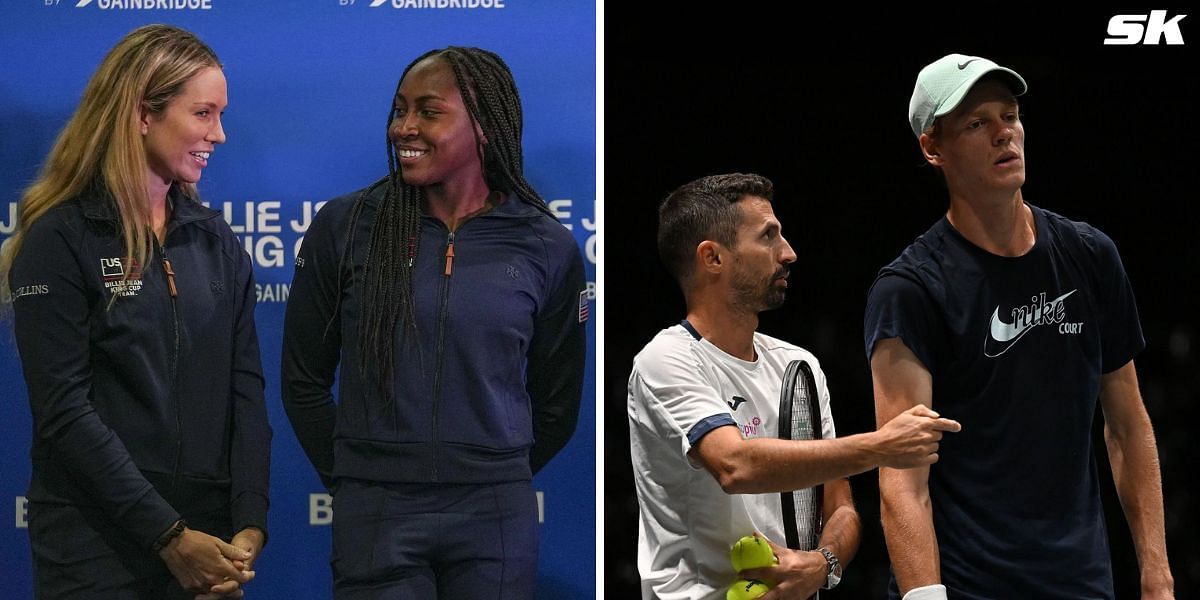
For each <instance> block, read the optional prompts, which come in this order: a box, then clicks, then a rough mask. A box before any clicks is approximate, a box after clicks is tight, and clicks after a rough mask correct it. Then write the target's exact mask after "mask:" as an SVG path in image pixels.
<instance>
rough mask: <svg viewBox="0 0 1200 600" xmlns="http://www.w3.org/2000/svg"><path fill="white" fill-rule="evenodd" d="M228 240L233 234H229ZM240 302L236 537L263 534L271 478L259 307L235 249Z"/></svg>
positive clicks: (245, 258)
mask: <svg viewBox="0 0 1200 600" xmlns="http://www.w3.org/2000/svg"><path fill="white" fill-rule="evenodd" d="M230 235H231V236H232V234H230ZM235 252H237V256H238V259H239V260H238V269H237V277H238V286H239V287H238V299H237V305H236V307H235V309H236V313H235V316H234V318H235V319H236V320H235V321H234V331H233V349H232V351H233V374H232V382H233V389H232V396H233V440H232V447H231V449H230V466H229V472H230V477H231V479H232V486H231V489H230V500H231V503H232V518H233V530H234V532H238V531H241V530H243V529H245V528H247V527H257V528H259V529H261V530H262V531H263V534H264V536H265V535H266V533H267V505H268V502H269V500H268V489H269V487H268V485H269V481H270V475H271V424H270V422H269V421H268V420H267V405H266V401H265V399H264V398H263V389H264V387H265V385H264V382H263V374H262V360H261V357H260V354H259V349H258V333H257V331H256V329H255V326H254V307H255V304H256V301H257V297H256V295H255V288H254V268H253V266H252V265H251V263H250V256H249V255H247V254H246V251H245V250H242V249H241V248H240V247H237V248H236V250H235Z"/></svg>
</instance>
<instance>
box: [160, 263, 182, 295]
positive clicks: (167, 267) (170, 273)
mask: <svg viewBox="0 0 1200 600" xmlns="http://www.w3.org/2000/svg"><path fill="white" fill-rule="evenodd" d="M162 265H163V271H166V272H167V289H168V290H170V292H171V297H172V298H175V297H178V296H179V292H178V291H177V290H176V289H175V270H174V269H172V268H171V261H169V260H167V257H166V256H165V255H164V256H163V259H162Z"/></svg>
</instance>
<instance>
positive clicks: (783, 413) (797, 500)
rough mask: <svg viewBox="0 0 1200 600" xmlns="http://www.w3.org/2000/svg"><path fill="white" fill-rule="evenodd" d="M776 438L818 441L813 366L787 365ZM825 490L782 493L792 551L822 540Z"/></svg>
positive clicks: (810, 547) (796, 362) (818, 413)
mask: <svg viewBox="0 0 1200 600" xmlns="http://www.w3.org/2000/svg"><path fill="white" fill-rule="evenodd" d="M779 439H781V440H819V439H821V399H820V398H819V397H818V394H817V382H816V379H815V378H813V372H812V367H810V366H808V363H807V362H805V361H803V360H793V361H792V362H790V363H788V366H787V370H786V371H784V373H783V390H782V391H781V392H780V394H779ZM824 487H825V486H822V485H817V486H814V487H810V488H805V489H803V490H796V491H792V492H783V493H782V494H780V499H781V500H782V501H783V502H782V504H783V531H784V536H785V537H786V542H787V547H788V548H791V549H792V550H815V549H816V548H817V542H818V540H820V539H821V526H822V522H821V521H822V518H821V508H822V506H821V505H822V500H823V498H824V491H825V490H824Z"/></svg>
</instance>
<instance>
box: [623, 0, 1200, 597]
mask: <svg viewBox="0 0 1200 600" xmlns="http://www.w3.org/2000/svg"><path fill="white" fill-rule="evenodd" d="M800 6H803V5H800V4H798V5H794V7H800ZM844 6H845V7H846V8H844V9H833V8H829V9H821V10H820V11H818V12H817V13H815V14H812V13H811V11H810V9H808V8H803V9H800V10H801V11H810V14H808V15H807V16H794V15H796V14H797V13H798V11H797V10H795V9H793V10H788V11H787V13H788V16H785V14H783V12H768V11H765V10H762V11H757V10H747V9H746V8H745V7H744V6H742V5H741V4H738V3H722V4H719V5H715V7H713V8H706V9H701V8H700V7H699V6H698V5H692V4H682V5H673V6H672V7H671V8H669V9H667V10H665V11H664V10H661V9H655V11H654V12H657V13H660V14H663V13H665V14H666V15H669V16H670V18H669V19H668V18H666V17H665V16H664V17H662V18H658V17H652V16H650V11H649V9H640V8H639V9H631V8H629V7H628V6H623V5H618V4H617V3H615V2H612V3H609V4H608V7H607V9H606V10H605V21H604V22H605V28H606V37H605V70H604V73H605V90H604V93H605V131H604V134H605V144H606V152H605V188H606V190H607V192H606V193H605V201H604V256H603V261H604V262H603V264H604V280H603V283H602V285H603V286H604V298H605V315H606V316H605V323H606V326H605V345H604V374H603V381H604V395H603V397H602V400H601V401H602V402H603V405H602V412H603V415H604V422H605V433H604V438H605V439H604V445H603V448H604V452H605V457H604V459H605V460H604V470H605V473H604V476H605V486H606V494H605V498H604V510H605V515H604V524H605V527H604V554H605V556H604V559H605V561H606V562H605V571H606V576H605V590H606V596H607V597H613V598H618V597H620V598H631V597H637V596H638V586H637V583H638V574H637V566H636V562H635V561H636V555H637V499H636V497H635V495H634V491H633V481H632V473H631V467H630V462H629V443H628V427H627V425H628V423H627V419H626V414H625V404H626V397H625V385H626V380H627V378H628V375H629V368H630V366H631V361H632V359H633V356H634V354H635V353H636V352H637V351H638V350H640V349H641V347H642V346H643V345H644V344H645V343H646V342H648V341H649V340H650V339H651V338H652V337H653V336H654V335H655V333H657V332H658V331H659V330H660V329H662V328H664V327H667V326H670V325H671V324H673V323H676V322H678V320H679V319H680V318H681V317H682V316H683V315H684V306H683V300H682V296H681V295H680V293H679V292H678V289H677V287H676V286H675V283H674V282H673V280H671V279H670V277H669V276H668V275H667V273H666V271H665V270H664V269H663V268H662V266H661V264H660V262H659V260H658V257H657V252H656V248H655V244H654V232H655V228H656V225H657V215H656V208H657V205H658V202H659V201H660V200H661V199H662V198H663V197H664V196H665V195H666V194H667V193H668V192H670V191H671V190H672V189H674V188H675V187H677V186H679V185H681V184H683V183H685V182H687V181H690V180H692V179H695V178H697V177H700V176H703V175H709V174H714V173H725V172H734V171H741V172H756V173H760V174H762V175H765V176H767V177H769V178H771V179H772V180H773V181H774V182H775V186H776V197H775V203H774V205H775V212H776V214H777V215H778V217H779V218H780V220H781V221H782V223H783V225H784V235H785V236H786V237H787V238H788V239H789V241H790V242H791V244H792V246H793V247H794V248H795V250H796V253H797V254H798V255H799V257H800V258H799V261H798V262H797V264H796V265H795V266H793V269H792V278H791V282H790V283H791V286H790V287H789V289H790V296H789V298H788V300H787V303H786V304H785V305H784V307H783V308H781V309H779V310H776V311H773V312H770V313H764V314H763V318H762V324H761V326H760V330H761V331H764V332H766V333H769V334H771V335H774V336H777V337H781V338H783V339H786V340H789V341H792V342H794V343H797V344H800V345H801V346H804V347H806V348H808V349H809V350H811V351H813V352H814V353H815V354H816V355H817V356H818V357H819V358H820V359H821V364H822V367H823V368H824V370H825V372H826V374H827V375H828V378H829V386H830V389H831V392H832V395H833V410H834V414H835V416H836V419H837V428H838V433H839V434H840V435H848V434H853V433H859V432H864V431H869V430H871V429H873V428H874V408H873V402H872V396H871V382H870V372H869V368H868V364H867V359H866V357H865V355H864V349H863V341H862V338H863V335H862V317H863V308H864V302H865V298H866V293H867V290H868V288H869V286H870V284H871V282H872V280H873V278H874V275H875V273H876V272H877V271H878V269H879V268H880V267H882V266H883V265H884V264H886V263H888V262H889V261H890V260H891V259H893V258H894V257H895V256H896V255H898V254H899V253H900V251H901V250H903V249H904V247H905V246H906V245H908V244H909V243H910V242H911V241H912V240H913V239H914V238H915V237H916V236H917V235H919V234H921V233H922V232H924V231H925V230H926V229H927V228H928V227H929V226H930V225H931V224H932V223H933V222H934V221H935V220H937V219H938V218H939V217H940V216H941V215H942V214H943V213H944V212H945V209H946V206H947V198H946V194H945V191H944V189H943V188H942V186H941V184H940V182H939V181H938V179H937V177H936V175H935V173H934V171H933V170H932V169H931V168H929V167H925V166H922V165H923V160H922V158H921V155H920V152H919V149H918V146H917V143H916V139H915V138H914V136H913V134H912V133H911V131H910V130H909V128H908V123H907V107H908V100H909V96H910V95H911V93H912V88H913V83H914V81H915V79H916V74H917V72H918V71H919V70H920V69H921V67H922V66H924V65H925V64H927V63H929V62H932V61H933V60H935V59H936V58H938V57H940V56H942V55H944V54H947V53H950V52H960V53H964V54H972V55H981V56H985V57H988V58H991V59H993V60H995V61H996V62H998V63H999V64H1001V65H1004V66H1007V67H1010V68H1012V69H1014V70H1016V71H1017V72H1018V73H1020V74H1021V75H1022V76H1023V77H1024V78H1025V80H1026V81H1027V82H1028V84H1029V88H1030V91H1029V93H1028V94H1026V95H1025V96H1023V97H1022V98H1021V110H1022V113H1023V121H1024V124H1025V133H1026V158H1027V160H1026V162H1027V180H1026V185H1025V188H1024V194H1025V199H1026V200H1027V201H1028V202H1030V203H1033V204H1036V205H1039V206H1041V207H1044V208H1047V209H1049V210H1052V211H1055V212H1058V213H1060V214H1063V215H1066V216H1068V217H1070V218H1073V219H1077V220H1083V221H1087V222H1089V223H1091V224H1093V225H1095V226H1097V227H1099V228H1100V229H1102V230H1103V231H1104V232H1106V233H1107V234H1108V235H1109V236H1110V237H1112V238H1113V239H1114V240H1115V241H1116V243H1117V246H1118V248H1119V249H1120V251H1121V255H1122V257H1123V259H1124V261H1125V267H1126V269H1127V271H1128V274H1129V277H1130V279H1131V281H1132V283H1133V286H1134V290H1135V292H1136V294H1137V298H1138V305H1139V309H1140V313H1141V318H1142V326H1143V330H1144V333H1145V337H1146V342H1147V348H1146V350H1145V351H1144V352H1143V353H1142V354H1141V355H1139V356H1138V357H1137V359H1136V360H1137V366H1138V372H1139V376H1140V378H1141V387H1142V393H1143V396H1144V398H1145V402H1146V407H1147V409H1148V411H1149V413H1150V417H1151V419H1152V421H1153V422H1154V426H1155V429H1156V431H1157V434H1158V446H1159V454H1160V456H1161V462H1162V469H1163V479H1164V481H1163V489H1164V500H1165V505H1166V525H1167V548H1168V553H1169V556H1170V559H1171V565H1172V571H1173V574H1174V576H1175V581H1176V593H1177V597H1179V598H1191V597H1197V595H1200V547H1198V545H1197V542H1196V539H1195V534H1196V532H1197V531H1200V522H1198V519H1197V507H1198V505H1200V501H1198V499H1197V494H1198V492H1200V484H1197V483H1196V482H1195V474H1196V467H1195V466H1194V465H1196V464H1197V459H1198V458H1200V456H1198V455H1200V452H1197V450H1196V445H1195V444H1194V443H1193V442H1192V439H1191V435H1192V432H1191V427H1192V426H1193V424H1194V423H1196V420H1197V419H1196V418H1197V413H1198V412H1200V406H1198V405H1197V402H1196V400H1197V393H1196V389H1197V387H1196V385H1197V383H1198V379H1200V375H1198V373H1200V360H1198V353H1197V352H1198V350H1200V349H1198V348H1197V345H1198V344H1200V340H1198V339H1197V337H1196V334H1197V319H1196V316H1195V311H1196V310H1197V308H1198V303H1197V301H1196V298H1195V296H1194V294H1195V291H1196V280H1197V273H1198V272H1200V266H1198V265H1197V258H1200V250H1198V249H1197V244H1196V240H1195V239H1194V235H1193V233H1194V232H1195V231H1196V230H1197V218H1196V217H1197V210H1196V208H1195V201H1196V200H1197V193H1196V191H1195V188H1196V179H1197V175H1196V173H1197V168H1198V167H1200V165H1198V164H1197V159H1200V150H1198V149H1197V144H1198V143H1200V135H1198V134H1200V127H1198V126H1197V122H1198V121H1200V115H1197V109H1198V107H1200V104H1198V103H1197V93H1196V92H1197V84H1196V80H1197V78H1196V76H1195V75H1194V70H1195V69H1196V67H1198V66H1200V63H1198V62H1197V58H1196V52H1195V47H1196V45H1197V44H1200V16H1195V17H1188V18H1186V19H1184V20H1183V21H1182V22H1181V30H1182V33H1183V36H1184V40H1185V42H1187V43H1188V44H1187V45H1185V46H1166V45H1159V46H1141V45H1139V46H1104V45H1103V43H1102V40H1103V39H1104V37H1105V36H1106V28H1107V23H1108V20H1109V18H1110V17H1111V16H1112V15H1113V14H1115V13H1117V12H1120V13H1148V12H1149V10H1150V8H1151V7H1144V8H1143V7H1135V8H1130V7H1125V8H1124V9H1123V10H1120V11H1116V10H1111V11H1110V10H1108V9H1101V8H1088V9H1084V10H1080V11H1074V12H1073V13H1072V14H1068V13H1066V12H1061V13H1056V12H1052V11H1047V10H1040V9H1034V8H1021V7H1014V6H1012V5H1009V4H1005V5H997V6H996V7H995V8H994V9H990V10H988V11H987V12H984V11H982V10H979V11H975V10H971V11H967V10H958V9H956V10H955V11H953V12H951V13H947V14H945V15H942V16H938V17H930V16H926V15H919V14H918V13H925V12H930V11H932V10H934V7H933V5H928V6H918V5H912V10H911V11H910V12H907V13H896V14H890V15H887V14H878V13H875V12H871V11H867V10H865V9H863V8H861V5H849V4H846V5H844ZM1152 8H1162V7H1161V6H1159V5H1154V6H1153V7H1152ZM1181 12H1183V13H1186V12H1188V11H1187V10H1179V9H1169V10H1168V14H1169V16H1175V15H1177V14H1179V13H1181ZM685 13H686V14H685ZM1097 415H1098V418H1097V422H1096V423H1095V424H1094V425H1095V430H1096V434H1097V436H1096V438H1095V443H1096V447H1097V449H1098V450H1099V452H1098V453H1097V455H1096V458H1097V464H1098V466H1099V469H1100V473H1101V481H1102V485H1103V486H1104V487H1103V494H1104V495H1103V499H1104V504H1105V510H1106V513H1107V515H1108V525H1109V536H1110V540H1111V547H1112V554H1113V562H1114V577H1115V582H1116V586H1117V595H1118V597H1119V598H1136V597H1137V595H1138V570H1137V560H1136V556H1135V554H1134V552H1133V547H1132V543H1131V541H1130V538H1129V532H1128V527H1127V526H1126V524H1125V520H1124V517H1123V515H1122V513H1121V510H1120V506H1119V504H1118V502H1117V499H1116V495H1115V493H1114V492H1113V488H1112V479H1111V471H1109V466H1108V461H1107V455H1106V454H1105V452H1104V451H1103V449H1104V445H1103V440H1102V438H1101V437H1100V432H1101V425H1102V423H1101V419H1100V418H1099V411H1097ZM950 416H953V415H950ZM851 485H852V487H853V489H854V496H855V500H856V502H857V506H858V510H859V514H860V515H861V517H862V522H863V539H862V545H861V549H860V550H859V554H858V557H857V558H856V559H855V560H854V561H853V563H852V564H850V565H849V567H848V568H847V570H846V578H845V579H844V580H843V585H842V586H841V587H839V589H838V590H836V591H835V592H834V593H829V594H828V595H827V597H829V598H882V597H884V590H885V588H886V582H887V577H888V563H887V554H886V550H885V548H884V544H883V534H882V530H881V528H880V526H879V496H878V487H877V479H876V474H875V472H873V471H872V472H868V473H864V474H862V475H859V476H856V477H853V478H851ZM1064 575H1066V576H1069V574H1064Z"/></svg>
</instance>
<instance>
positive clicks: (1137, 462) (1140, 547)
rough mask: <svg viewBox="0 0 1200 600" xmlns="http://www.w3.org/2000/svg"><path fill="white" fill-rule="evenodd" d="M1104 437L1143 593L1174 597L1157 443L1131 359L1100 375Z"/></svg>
mask: <svg viewBox="0 0 1200 600" xmlns="http://www.w3.org/2000/svg"><path fill="white" fill-rule="evenodd" d="M1100 405H1101V407H1102V408H1103V410H1104V441H1105V442H1106V444H1107V446H1108V457H1109V462H1110V463H1111V464H1112V472H1113V482H1114V483H1115V484H1116V488H1117V495H1118V496H1119V497H1120V499H1121V508H1122V509H1123V510H1124V511H1125V518H1126V519H1127V520H1128V521H1129V530H1130V532H1131V533H1132V535H1133V543H1134V547H1135V549H1136V551H1137V557H1138V564H1139V565H1140V567H1141V571H1142V576H1141V582H1142V598H1156V599H1160V598H1174V597H1175V593H1174V587H1175V583H1174V579H1173V578H1172V576H1171V567H1170V565H1169V564H1168V563H1167V544H1166V537H1165V534H1164V528H1163V500H1162V476H1161V474H1160V471H1159V466H1158V445H1157V443H1156V442H1155V439H1154V429H1153V427H1152V426H1151V424H1150V417H1149V416H1148V415H1147V414H1146V407H1145V406H1144V405H1143V403H1142V395H1141V393H1140V392H1139V391H1138V381H1137V371H1136V369H1135V368H1134V366H1133V361H1130V362H1129V363H1127V364H1126V365H1125V366H1123V367H1121V368H1119V369H1117V370H1116V371H1113V372H1111V373H1107V374H1105V375H1104V376H1103V377H1102V378H1101V380H1100Z"/></svg>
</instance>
